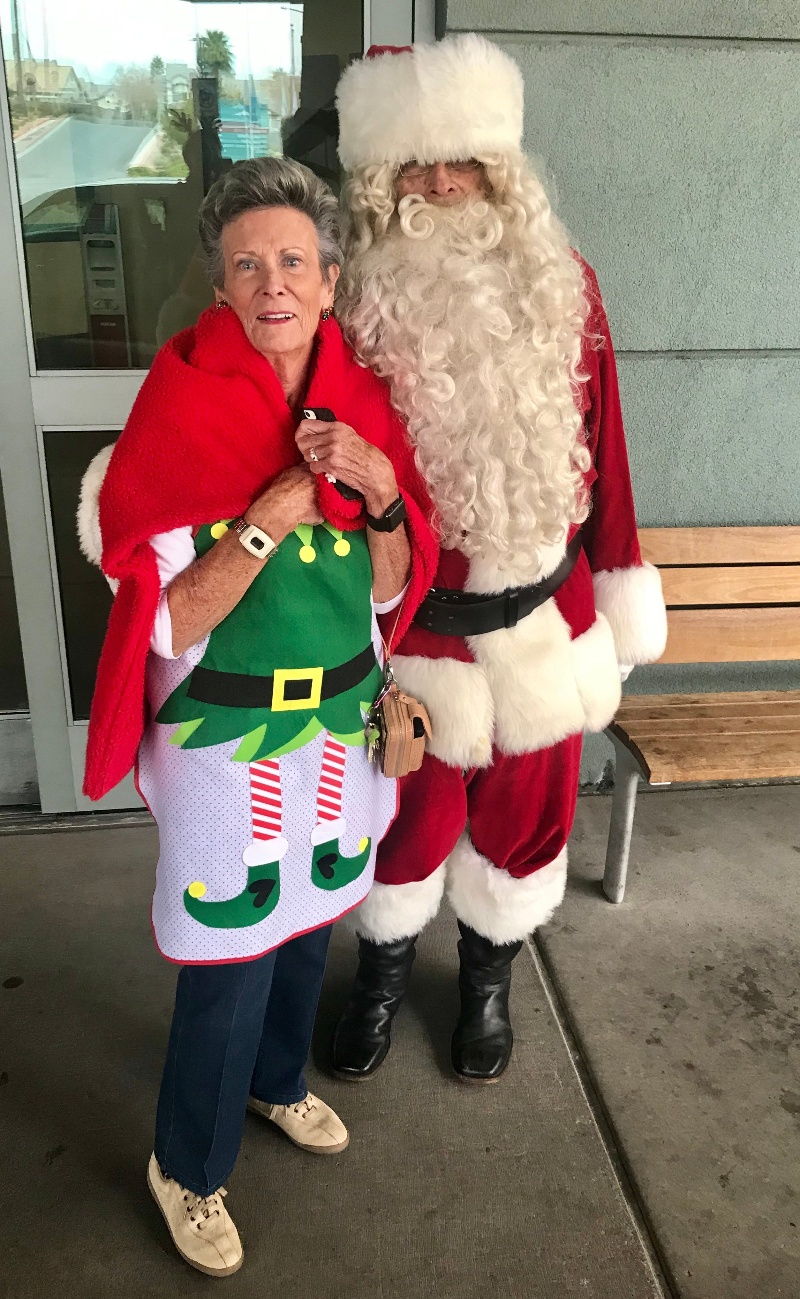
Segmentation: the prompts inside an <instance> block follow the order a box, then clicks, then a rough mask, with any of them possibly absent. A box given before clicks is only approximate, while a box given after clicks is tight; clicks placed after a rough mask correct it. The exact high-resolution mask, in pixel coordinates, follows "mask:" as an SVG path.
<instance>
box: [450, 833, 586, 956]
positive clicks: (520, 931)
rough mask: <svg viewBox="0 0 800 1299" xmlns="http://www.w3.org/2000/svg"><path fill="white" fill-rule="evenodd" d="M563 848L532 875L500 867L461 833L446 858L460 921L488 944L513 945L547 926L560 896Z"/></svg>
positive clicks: (563, 879)
mask: <svg viewBox="0 0 800 1299" xmlns="http://www.w3.org/2000/svg"><path fill="white" fill-rule="evenodd" d="M566 883H567V850H566V848H563V849H562V851H561V852H560V853H559V854H558V856H557V857H556V858H555V860H554V861H551V862H548V864H547V865H546V866H540V867H539V869H538V870H537V871H534V873H533V874H532V875H527V876H526V877H525V878H524V879H515V878H514V877H513V876H512V875H509V874H508V872H507V871H504V870H498V868H497V867H496V866H493V865H492V863H491V862H490V861H489V859H488V857H483V856H481V854H480V853H479V852H478V851H477V849H476V848H475V847H474V845H473V843H472V841H471V839H470V837H469V835H468V834H466V833H464V834H462V836H461V838H460V839H459V841H458V843H457V844H456V846H455V848H454V849H453V851H452V853H451V854H450V856H449V857H448V859H447V897H448V900H449V902H450V905H451V907H452V908H453V910H454V911H455V913H456V915H457V916H458V919H459V920H461V921H462V922H463V923H464V924H465V925H469V927H470V929H474V930H475V932H476V933H478V934H482V935H483V937H484V938H488V939H489V941H490V942H492V943H497V944H501V943H515V942H518V941H519V940H520V939H521V938H527V936H528V934H531V933H533V931H534V929H538V927H539V925H543V924H545V923H546V922H547V921H548V920H549V919H550V917H551V916H552V914H553V912H554V911H555V909H556V907H557V906H558V905H559V903H560V902H561V900H562V898H563V896H564V889H565V888H566Z"/></svg>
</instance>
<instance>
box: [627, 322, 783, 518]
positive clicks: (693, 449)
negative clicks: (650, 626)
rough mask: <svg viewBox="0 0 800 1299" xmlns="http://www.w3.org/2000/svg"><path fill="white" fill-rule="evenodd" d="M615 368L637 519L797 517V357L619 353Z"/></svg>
mask: <svg viewBox="0 0 800 1299" xmlns="http://www.w3.org/2000/svg"><path fill="white" fill-rule="evenodd" d="M612 329H613V324H612ZM619 374H620V389H621V392H622V401H623V411H624V415H625V426H626V432H627V437H628V450H629V455H630V461H631V473H632V475H633V486H634V495H635V498H636V512H637V517H638V521H639V524H640V526H642V527H673V526H674V527H700V526H703V525H706V526H713V525H718V526H723V525H729V526H734V525H737V524H738V525H744V524H751V525H770V524H787V523H797V522H798V519H799V518H800V481H799V480H800V470H798V445H799V444H800V355H798V356H794V357H741V356H732V357H729V356H714V357H706V358H699V357H695V358H691V359H681V358H678V357H643V358H641V357H625V356H622V357H620V358H619Z"/></svg>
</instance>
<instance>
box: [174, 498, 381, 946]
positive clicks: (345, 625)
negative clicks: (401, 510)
mask: <svg viewBox="0 0 800 1299" xmlns="http://www.w3.org/2000/svg"><path fill="white" fill-rule="evenodd" d="M229 522H230V520H223V521H220V522H219V523H215V524H213V525H212V526H208V525H206V526H204V527H202V528H201V529H200V530H199V532H198V533H197V535H196V537H195V551H196V554H197V555H198V557H199V556H201V555H204V554H206V553H207V552H208V551H209V550H210V549H211V547H212V546H214V545H215V544H216V542H217V541H218V540H219V538H220V537H222V536H224V535H225V532H226V531H227V525H228V523H229ZM371 585H372V566H371V562H370V556H369V549H368V545H367V540H366V536H365V533H364V532H363V531H357V532H352V533H348V534H347V535H346V536H345V535H343V534H342V533H341V532H339V531H338V530H337V529H335V528H333V527H331V526H330V525H328V524H324V525H322V526H318V527H313V528H312V527H311V526H310V525H302V526H300V527H299V528H297V530H296V532H295V533H294V534H290V535H289V536H288V537H287V538H286V539H285V540H284V541H283V542H282V544H281V545H280V546H279V547H278V549H277V550H276V551H275V552H274V554H273V555H272V556H271V557H270V558H269V559H268V560H267V562H266V563H265V565H264V568H263V570H262V571H261V572H260V573H259V574H258V576H257V577H256V579H255V581H254V582H253V583H252V584H251V586H250V587H249V589H248V591H247V592H246V593H245V595H244V596H243V598H242V599H241V600H240V601H239V603H238V604H237V605H236V606H235V608H234V609H233V610H232V611H231V613H229V614H228V616H227V617H226V618H225V619H224V620H223V621H222V622H221V623H220V624H219V626H218V627H216V628H215V629H214V630H213V631H212V632H211V634H210V636H209V638H208V642H207V645H206V648H205V652H204V654H203V657H202V659H201V660H200V662H199V663H198V664H197V666H196V667H195V668H194V669H193V671H192V672H191V673H190V674H189V675H188V676H187V677H186V678H185V680H183V681H182V682H181V684H180V685H179V686H178V687H177V689H175V690H173V691H172V693H171V694H170V695H169V697H168V698H167V699H166V701H165V702H164V704H163V705H162V707H161V708H160V710H159V711H158V713H157V716H156V718H155V720H156V722H159V723H165V724H170V723H178V728H177V730H176V732H175V734H174V735H173V736H172V737H171V739H170V744H172V745H176V746H179V747H181V748H182V749H184V750H191V749H204V748H210V747H212V746H214V745H220V744H225V743H228V742H230V741H231V740H234V739H238V741H239V744H238V746H237V748H236V750H235V752H234V754H233V759H232V760H233V761H234V762H241V763H247V764H248V766H249V772H250V802H251V814H252V832H253V838H252V841H251V842H250V843H249V844H247V845H246V846H245V847H244V851H243V853H242V859H243V861H244V863H245V865H246V866H247V868H248V877H247V883H246V885H245V887H244V889H243V890H242V892H241V893H239V894H237V895H236V896H235V897H232V898H229V899H223V900H221V901H204V894H205V892H206V887H205V884H204V883H203V881H202V880H196V881H194V882H193V883H192V884H190V885H189V886H188V888H187V889H186V890H185V893H184V898H183V902H184V906H185V908H186V910H187V911H188V912H189V914H190V915H191V916H192V917H193V918H194V919H195V920H197V921H199V922H200V923H201V924H203V925H206V926H211V927H214V928H223V929H230V928H243V927H246V926H250V925H254V924H258V923H259V921H261V920H263V919H264V918H265V917H266V916H268V915H269V914H270V913H271V912H272V911H274V910H275V908H276V907H277V905H278V901H279V898H280V861H281V858H282V857H283V856H284V854H285V853H286V850H287V847H288V844H287V842H286V840H285V839H284V837H283V834H282V794H281V773H280V760H281V758H282V757H284V756H285V755H287V754H290V753H292V752H294V751H296V750H298V749H301V748H303V747H304V746H305V745H307V744H310V743H311V742H312V741H313V740H315V739H316V737H317V736H318V735H319V734H320V733H321V732H325V737H326V738H325V746H324V750H323V755H322V764H321V770H320V778H319V786H318V790H317V809H316V815H317V824H316V827H315V829H314V831H313V833H312V836H311V845H310V847H311V851H310V854H309V857H310V861H309V869H310V875H311V881H312V884H313V885H314V886H315V887H317V888H319V889H325V890H335V889H340V888H343V887H344V886H345V885H347V884H350V883H351V882H352V881H353V880H355V879H357V878H358V876H359V875H360V874H361V873H362V872H363V870H364V868H365V866H366V864H367V862H368V860H369V857H370V852H371V848H372V841H371V839H370V838H364V839H362V840H361V842H360V843H359V845H358V852H357V853H356V855H355V856H353V857H345V856H343V854H342V853H341V852H340V849H339V838H340V835H341V834H342V833H343V831H344V822H343V820H342V781H343V777H344V769H345V759H346V754H347V749H348V747H351V746H362V745H364V743H365V739H364V718H365V713H366V711H367V710H368V708H369V706H370V704H371V702H372V700H373V699H374V697H375V695H376V694H377V692H378V689H379V687H380V683H381V679H382V673H381V669H380V666H379V664H378V662H377V660H376V657H375V650H374V646H373V642H372V609H371V605H370V602H369V600H364V598H363V593H364V592H365V591H369V590H370V589H371ZM343 610H347V615H346V616H344V617H343V616H342V611H343ZM355 610H358V611H359V612H358V613H355V612H354V611H355ZM265 629H266V631H265Z"/></svg>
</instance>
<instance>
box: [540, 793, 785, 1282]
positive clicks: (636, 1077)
mask: <svg viewBox="0 0 800 1299" xmlns="http://www.w3.org/2000/svg"><path fill="white" fill-rule="evenodd" d="M609 813H610V800H609V799H608V798H603V797H597V798H584V799H581V800H580V802H579V805H578V816H577V821H576V826H575V830H574V833H573V837H572V844H571V859H570V884H569V888H568V893H567V898H566V900H565V903H564V905H563V906H562V908H561V909H560V911H559V912H558V913H557V916H556V918H555V919H554V921H553V922H552V923H551V925H550V926H549V927H548V928H547V929H546V930H545V931H544V933H543V934H541V935H539V937H538V939H537V942H538V944H539V946H540V949H541V951H542V953H543V956H544V958H545V961H546V964H547V966H548V968H549V970H550V973H551V975H552V977H553V979H554V982H555V983H556V985H557V987H558V990H559V993H560V995H561V997H562V999H563V1003H564V1005H565V1006H566V1010H567V1014H568V1016H569V1019H570V1022H571V1024H572V1026H573V1029H574V1031H575V1033H576V1036H577V1038H578V1041H579V1043H580V1048H581V1052H582V1054H583V1056H584V1058H585V1060H586V1061H587V1063H588V1065H589V1068H590V1070H591V1072H592V1075H593V1077H594V1080H595V1082H596V1085H597V1089H598V1091H599V1093H600V1094H601V1096H602V1100H603V1105H604V1106H605V1109H606V1111H607V1113H608V1115H609V1116H610V1119H611V1121H612V1123H613V1126H614V1129H615V1133H616V1138H617V1142H618V1144H619V1146H620V1147H621V1149H622V1151H623V1153H624V1156H625V1159H626V1161H627V1166H628V1168H629V1170H630V1172H631V1176H632V1178H633V1180H634V1182H635V1183H636V1186H637V1187H638V1190H639V1194H640V1196H641V1199H642V1201H643V1203H644V1204H645V1206H646V1211H647V1214H648V1217H649V1222H650V1225H651V1229H652V1234H653V1236H654V1237H655V1239H656V1240H657V1242H658V1244H659V1247H660V1249H661V1252H662V1256H663V1258H664V1260H665V1263H666V1268H667V1271H668V1274H669V1275H670V1276H671V1282H672V1287H673V1289H674V1292H675V1293H676V1294H679V1295H681V1296H682V1297H683V1299H800V944H799V943H798V933H799V931H800V786H797V785H786V786H776V787H772V788H769V787H762V788H749V789H716V790H702V789H695V790H686V791H682V792H681V791H673V790H664V791H658V792H653V793H648V794H646V795H644V796H641V797H640V798H639V806H638V809H637V815H636V824H635V829H634V839H633V849H632V863H631V872H630V875H629V881H628V891H627V896H626V900H625V902H624V903H623V904H622V905H621V906H619V907H614V906H612V905H610V904H609V903H608V902H606V901H605V900H604V898H603V896H602V893H601V891H600V884H599V880H600V877H601V876H602V873H603V860H604V856H605V843H606V835H607V832H608V819H609Z"/></svg>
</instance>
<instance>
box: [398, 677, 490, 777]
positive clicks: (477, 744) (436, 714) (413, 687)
mask: <svg viewBox="0 0 800 1299" xmlns="http://www.w3.org/2000/svg"><path fill="white" fill-rule="evenodd" d="M392 668H393V670H394V675H395V678H396V680H397V684H398V685H399V686H400V689H401V690H407V691H408V693H409V694H410V695H413V696H414V698H415V699H418V700H419V701H420V703H423V704H424V705H425V707H426V708H427V710H428V713H429V715H430V719H431V739H430V741H429V743H428V751H429V752H430V753H432V754H433V756H434V758H439V759H440V761H441V762H445V763H447V765H448V766H449V767H459V768H462V769H464V768H468V767H488V765H489V763H490V762H491V760H492V734H493V731H494V702H493V700H492V692H491V690H490V688H489V682H488V681H487V679H486V674H485V673H484V671H483V669H482V668H480V667H479V666H478V665H477V663H461V662H459V661H458V660H457V659H427V658H423V657H422V656H421V655H417V654H398V655H396V656H395V657H394V658H393V659H392Z"/></svg>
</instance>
